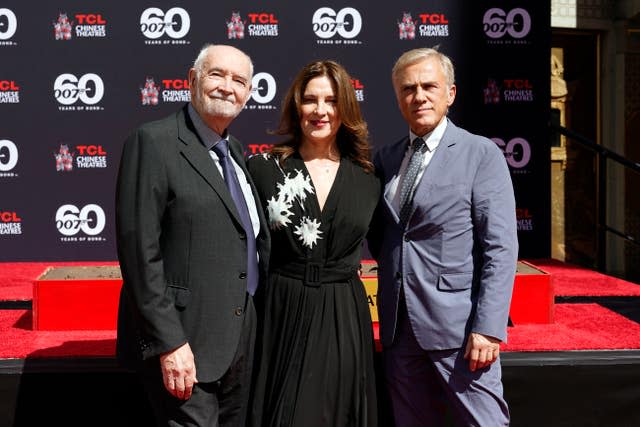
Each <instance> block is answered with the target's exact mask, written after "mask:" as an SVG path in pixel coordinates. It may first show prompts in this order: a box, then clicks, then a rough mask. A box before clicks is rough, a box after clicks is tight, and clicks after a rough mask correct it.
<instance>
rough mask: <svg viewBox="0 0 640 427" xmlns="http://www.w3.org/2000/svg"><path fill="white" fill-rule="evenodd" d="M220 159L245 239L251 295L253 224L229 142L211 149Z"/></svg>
mask: <svg viewBox="0 0 640 427" xmlns="http://www.w3.org/2000/svg"><path fill="white" fill-rule="evenodd" d="M212 150H213V151H215V153H216V154H217V155H218V158H219V159H220V165H221V166H222V175H223V176H224V182H225V184H227V188H228V189H229V193H231V198H232V199H233V201H234V203H235V204H236V208H237V209H238V213H239V214H240V219H241V220H242V226H243V227H244V231H245V233H246V237H247V292H249V294H251V295H253V294H254V293H255V292H256V289H257V288H258V258H257V250H256V237H255V235H254V234H253V224H252V223H251V216H250V215H249V208H248V207H247V201H246V200H245V198H244V193H243V192H242V187H241V186H240V182H239V181H238V175H236V170H235V168H234V167H233V163H232V162H231V159H230V156H229V141H227V140H226V139H221V140H220V141H219V142H218V143H217V144H216V145H214V146H213V148H212Z"/></svg>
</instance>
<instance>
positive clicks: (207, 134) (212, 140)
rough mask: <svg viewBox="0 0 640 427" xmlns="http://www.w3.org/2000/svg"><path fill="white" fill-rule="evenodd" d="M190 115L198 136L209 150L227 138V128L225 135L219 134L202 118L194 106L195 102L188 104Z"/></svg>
mask: <svg viewBox="0 0 640 427" xmlns="http://www.w3.org/2000/svg"><path fill="white" fill-rule="evenodd" d="M188 111H189V117H191V121H192V122H193V126H194V127H195V128H196V132H197V133H198V136H199V137H200V139H201V140H202V142H203V144H204V146H205V147H207V150H211V148H212V147H213V146H214V145H216V144H217V143H218V142H219V141H220V140H221V139H227V136H228V133H227V131H226V130H225V132H224V135H218V133H217V132H216V131H214V130H213V129H211V128H210V127H209V126H207V124H206V123H205V122H204V120H202V117H200V114H198V112H197V111H196V109H195V108H193V104H191V103H189V106H188Z"/></svg>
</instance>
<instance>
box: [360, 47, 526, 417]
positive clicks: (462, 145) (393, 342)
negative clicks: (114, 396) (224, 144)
mask: <svg viewBox="0 0 640 427" xmlns="http://www.w3.org/2000/svg"><path fill="white" fill-rule="evenodd" d="M392 78H393V86H394V89H395V92H396V97H397V100H398V106H399V107H400V112H401V113H402V115H403V117H404V119H405V120H406V122H407V124H408V127H409V129H408V130H407V132H408V134H409V136H408V137H407V136H404V137H403V138H402V139H400V140H399V141H398V142H396V143H394V144H390V145H388V146H385V147H383V148H381V149H380V150H379V152H378V153H377V155H376V157H375V159H374V164H375V167H376V172H377V173H378V174H379V175H380V176H381V177H382V180H383V182H384V196H383V197H382V198H381V200H380V203H379V206H378V212H377V215H376V221H377V224H376V225H374V226H373V227H372V230H373V231H372V235H371V238H370V240H369V246H370V248H371V252H372V253H373V255H374V256H375V257H376V258H377V260H378V263H379V266H380V268H379V273H378V278H379V288H378V310H379V315H380V338H381V341H382V344H383V345H384V361H385V371H386V377H387V384H388V385H389V392H390V395H391V400H392V404H393V412H394V416H395V420H396V425H397V426H402V427H409V426H416V427H417V426H439V425H443V423H444V419H443V414H444V411H443V410H442V409H443V408H444V407H445V406H448V407H449V408H450V411H451V413H452V416H453V418H454V420H455V423H456V425H464V426H504V425H507V424H508V423H509V411H508V408H507V404H506V402H505V400H504V399H503V397H502V383H501V380H500V378H501V372H500V363H499V360H500V359H499V354H500V342H501V341H504V340H505V339H506V328H507V317H508V313H509V303H510V300H511V291H512V288H513V279H514V275H515V269H516V259H517V255H518V242H517V236H516V218H515V201H514V194H513V188H512V185H511V179H510V176H509V170H508V168H507V164H506V161H505V159H504V156H503V154H502V153H501V151H500V149H498V147H497V146H496V144H494V143H493V142H492V141H491V140H489V139H487V138H483V137H481V136H478V135H473V134H471V133H469V132H467V131H465V130H463V129H461V128H459V127H457V126H456V125H454V124H453V123H452V122H451V121H450V120H449V119H448V118H447V112H448V109H449V107H450V106H451V105H452V104H453V101H454V99H455V95H456V86H455V84H454V70H453V64H452V63H451V60H450V59H449V58H448V57H447V56H445V55H444V54H442V53H441V52H438V51H436V50H434V49H414V50H411V51H408V52H406V53H405V54H403V55H402V56H401V57H400V58H399V59H398V61H397V62H396V65H395V66H394V68H393V73H392Z"/></svg>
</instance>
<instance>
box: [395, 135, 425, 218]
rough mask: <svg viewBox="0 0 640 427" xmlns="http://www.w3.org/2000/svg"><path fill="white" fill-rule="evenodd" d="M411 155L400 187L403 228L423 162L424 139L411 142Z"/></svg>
mask: <svg viewBox="0 0 640 427" xmlns="http://www.w3.org/2000/svg"><path fill="white" fill-rule="evenodd" d="M411 148H412V149H413V154H412V155H411V159H410V160H409V166H407V172H406V173H405V175H404V179H403V180H402V183H401V187H400V215H399V217H400V224H402V226H403V227H404V226H405V225H407V221H408V220H409V214H410V213H411V205H412V204H413V193H414V187H415V182H416V177H417V176H418V172H420V169H421V168H422V163H423V161H424V153H425V151H426V149H427V144H425V142H424V139H422V138H420V137H418V138H416V139H414V140H413V143H412V144H411Z"/></svg>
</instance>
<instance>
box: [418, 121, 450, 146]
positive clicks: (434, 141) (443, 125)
mask: <svg viewBox="0 0 640 427" xmlns="http://www.w3.org/2000/svg"><path fill="white" fill-rule="evenodd" d="M448 121H449V119H447V118H446V117H444V118H443V119H442V120H441V121H440V123H438V126H436V127H435V129H433V130H432V131H431V132H429V133H427V134H425V135H416V134H415V133H413V131H412V130H411V129H409V146H411V142H412V141H413V140H414V139H416V138H418V137H420V138H422V139H424V142H425V143H426V145H427V150H429V151H434V150H435V149H436V148H437V147H438V144H440V140H441V139H442V135H444V131H445V130H446V129H447V122H448Z"/></svg>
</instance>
